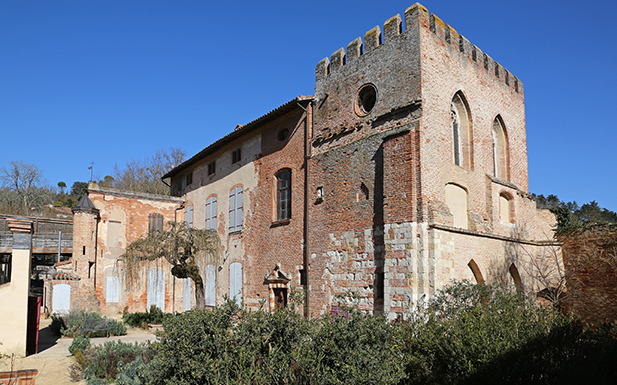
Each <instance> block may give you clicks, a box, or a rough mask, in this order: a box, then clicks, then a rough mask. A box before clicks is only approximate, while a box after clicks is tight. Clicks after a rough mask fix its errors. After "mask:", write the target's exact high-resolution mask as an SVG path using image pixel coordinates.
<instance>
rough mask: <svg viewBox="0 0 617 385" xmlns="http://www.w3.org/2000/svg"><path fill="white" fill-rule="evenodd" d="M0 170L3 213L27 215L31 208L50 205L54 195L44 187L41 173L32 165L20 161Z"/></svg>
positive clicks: (0, 198)
mask: <svg viewBox="0 0 617 385" xmlns="http://www.w3.org/2000/svg"><path fill="white" fill-rule="evenodd" d="M9 164H10V166H9V167H8V168H7V167H3V168H2V169H0V180H1V181H2V186H3V189H2V190H1V191H0V195H1V197H0V202H1V204H2V206H3V211H5V212H7V213H11V214H20V215H27V214H29V212H30V209H31V208H33V207H38V206H42V205H44V204H49V203H52V201H53V198H54V195H55V194H54V193H53V192H52V191H51V189H50V188H49V187H47V186H46V184H45V181H44V179H43V173H42V172H41V171H40V170H39V169H38V167H36V166H35V165H33V164H29V163H25V162H22V161H14V162H10V163H9Z"/></svg>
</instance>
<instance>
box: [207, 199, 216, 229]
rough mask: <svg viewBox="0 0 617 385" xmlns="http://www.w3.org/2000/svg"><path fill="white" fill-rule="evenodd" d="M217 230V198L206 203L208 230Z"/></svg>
mask: <svg viewBox="0 0 617 385" xmlns="http://www.w3.org/2000/svg"><path fill="white" fill-rule="evenodd" d="M210 229H211V230H216V196H211V197H210V198H208V200H207V201H206V230H210Z"/></svg>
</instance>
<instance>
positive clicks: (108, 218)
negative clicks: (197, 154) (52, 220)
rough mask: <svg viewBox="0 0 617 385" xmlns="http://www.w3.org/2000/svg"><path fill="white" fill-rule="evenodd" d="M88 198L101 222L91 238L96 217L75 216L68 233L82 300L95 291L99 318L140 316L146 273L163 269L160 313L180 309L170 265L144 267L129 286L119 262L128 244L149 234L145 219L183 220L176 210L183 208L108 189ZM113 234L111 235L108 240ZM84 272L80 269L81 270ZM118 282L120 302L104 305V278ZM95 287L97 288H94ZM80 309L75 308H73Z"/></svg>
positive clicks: (178, 291) (173, 200) (93, 190)
mask: <svg viewBox="0 0 617 385" xmlns="http://www.w3.org/2000/svg"><path fill="white" fill-rule="evenodd" d="M88 193H89V198H90V200H91V201H92V203H94V205H95V206H96V207H97V208H98V209H99V210H100V220H99V222H98V228H97V229H95V230H94V231H96V233H95V234H96V238H94V237H93V236H92V235H93V234H92V231H93V230H92V228H93V227H94V223H95V216H94V214H91V213H76V215H75V218H74V232H73V263H75V262H76V263H77V264H78V272H79V276H80V278H81V284H80V291H83V292H84V294H83V295H84V296H87V295H90V294H88V292H90V291H91V290H92V288H93V287H94V288H95V293H96V299H97V300H98V304H99V308H100V311H101V313H102V314H107V315H113V314H117V313H118V312H122V311H123V310H124V308H125V307H128V311H130V312H136V311H145V310H146V307H147V306H146V303H147V290H146V289H147V282H146V281H147V270H148V269H150V268H162V269H163V270H164V271H165V281H166V282H165V309H164V310H165V311H167V312H171V311H174V310H180V309H182V281H180V280H177V279H175V278H174V277H173V276H172V275H171V271H170V265H169V264H168V263H167V262H166V261H154V262H151V263H144V267H143V269H142V271H140V272H138V274H137V277H136V279H135V280H134V282H132V283H130V282H128V280H127V275H126V271H125V270H124V264H123V262H122V261H121V260H120V256H121V255H122V253H124V251H125V250H126V247H127V246H128V245H129V244H130V243H131V242H133V241H135V240H137V239H139V238H141V237H143V236H145V235H146V234H147V232H148V216H149V215H150V214H152V213H157V214H161V215H163V217H164V221H165V222H167V221H173V220H174V219H175V218H176V217H177V218H176V219H177V220H183V211H182V210H176V209H178V208H179V207H180V205H181V204H182V203H183V201H182V200H181V199H178V198H173V197H164V196H155V195H150V194H139V193H131V192H121V191H114V190H109V189H101V188H96V187H94V188H91V189H89V190H88ZM112 233H113V234H112ZM110 242H113V244H110ZM83 245H85V246H86V255H85V256H84V255H82V247H83ZM95 247H96V279H95V276H94V274H91V278H88V270H87V266H88V262H94V261H95V255H94V253H95ZM82 266H83V267H82ZM108 276H118V277H120V302H118V303H110V304H108V303H107V302H106V289H107V287H106V286H107V277H108ZM95 281H96V286H95ZM76 305H79V302H76Z"/></svg>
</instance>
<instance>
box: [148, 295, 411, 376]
mask: <svg viewBox="0 0 617 385" xmlns="http://www.w3.org/2000/svg"><path fill="white" fill-rule="evenodd" d="M163 325H164V328H165V333H164V335H163V337H162V339H161V341H160V342H159V343H158V344H157V347H156V352H157V356H156V357H155V359H154V360H153V361H152V362H151V364H150V366H149V369H150V373H151V381H152V383H153V384H163V383H182V384H223V383H225V384H227V383H250V384H273V383H276V384H322V383H345V384H391V383H397V382H398V381H399V380H400V379H401V378H402V377H403V376H404V372H403V369H404V362H403V360H402V355H401V350H400V343H399V342H397V341H398V339H397V334H396V333H395V329H394V328H393V327H392V325H390V324H388V323H387V322H386V320H385V318H384V317H376V316H371V315H365V314H361V313H359V312H357V311H352V310H350V311H349V313H348V316H347V317H346V318H342V317H339V318H332V317H326V318H323V319H320V320H306V319H305V318H304V317H303V316H302V315H300V314H298V313H296V312H293V311H290V310H286V309H285V310H279V311H274V312H272V313H268V312H264V311H257V312H252V313H251V312H248V311H245V310H240V309H239V308H237V307H236V305H235V304H234V303H233V301H228V302H227V303H226V304H225V305H223V306H221V307H219V308H216V309H215V310H214V311H211V312H210V311H196V310H193V311H191V312H187V313H183V314H180V315H176V316H174V317H169V318H167V319H166V320H165V321H164V323H163Z"/></svg>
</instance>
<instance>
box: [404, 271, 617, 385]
mask: <svg viewBox="0 0 617 385" xmlns="http://www.w3.org/2000/svg"><path fill="white" fill-rule="evenodd" d="M609 329H610V328H609ZM401 331H402V337H403V341H404V345H403V346H404V348H403V350H404V353H405V356H406V361H407V370H406V371H407V373H408V375H409V376H410V377H409V379H408V381H407V382H406V383H408V384H477V383H480V384H483V383H514V384H526V383H540V384H563V383H607V382H606V379H607V378H610V375H609V374H607V371H609V372H610V371H612V373H613V374H617V373H616V370H617V369H615V368H614V365H608V364H607V365H605V366H602V365H601V364H600V363H603V362H607V359H606V357H607V356H606V355H608V356H611V357H615V354H616V353H617V339H615V335H614V334H613V335H611V334H610V333H609V332H603V334H602V333H600V331H591V330H586V329H585V328H583V327H582V325H581V324H580V322H578V321H576V320H574V319H572V318H569V317H564V316H562V315H561V314H560V313H558V312H556V310H555V309H554V308H552V307H542V306H539V305H538V304H537V303H536V302H535V301H534V300H533V299H531V298H529V297H526V296H523V295H519V294H517V293H515V292H512V291H508V290H505V289H503V288H501V287H490V286H489V287H484V286H480V285H474V284H471V283H469V282H460V283H454V284H452V285H451V286H448V287H446V288H444V289H443V290H441V291H440V292H439V293H438V295H437V296H436V298H435V300H434V301H433V302H432V303H431V305H430V306H429V308H428V309H426V310H419V311H418V313H417V314H416V316H415V317H414V318H413V319H412V320H410V321H409V322H406V323H404V324H403V325H402V327H401ZM592 346H596V347H599V346H603V350H598V349H597V348H596V349H594V348H592ZM594 350H595V351H596V352H597V351H602V353H601V354H599V353H594ZM590 357H594V358H591V359H590ZM598 364H600V365H598ZM600 367H601V368H602V370H600V371H599V370H598V369H599V368H600ZM574 368H576V369H574ZM581 368H585V370H581ZM592 368H595V369H592ZM599 373H601V374H599ZM592 374H593V375H594V376H599V377H597V378H598V380H597V381H588V380H590V379H591V378H590V376H591V375H592ZM575 378H577V380H574V379H575ZM614 378H617V377H613V379H614ZM573 380H574V381H573Z"/></svg>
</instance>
